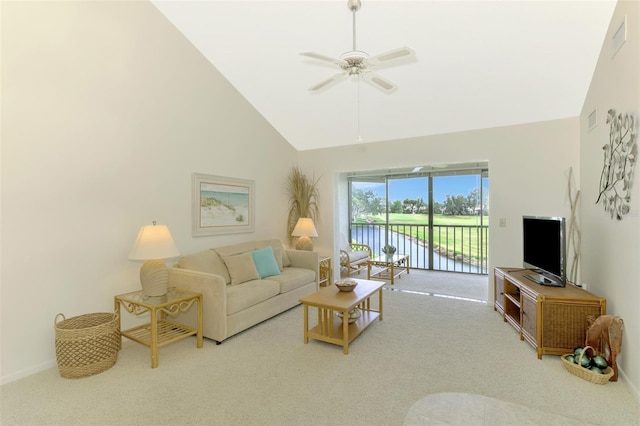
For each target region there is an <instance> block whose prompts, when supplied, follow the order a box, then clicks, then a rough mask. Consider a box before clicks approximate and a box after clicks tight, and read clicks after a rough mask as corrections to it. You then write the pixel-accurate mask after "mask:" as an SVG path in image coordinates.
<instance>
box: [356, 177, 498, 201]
mask: <svg viewBox="0 0 640 426" xmlns="http://www.w3.org/2000/svg"><path fill="white" fill-rule="evenodd" d="M479 180H480V178H479V177H478V175H464V176H438V177H434V178H433V199H434V201H436V202H439V203H443V202H444V201H445V200H446V199H447V195H451V196H454V197H455V196H457V195H464V196H466V195H468V194H469V193H470V192H471V191H473V190H474V189H475V188H477V187H478V186H479V185H480V181H479ZM427 185H428V178H426V177H423V178H410V179H391V180H389V200H391V201H395V200H400V201H402V200H405V199H407V198H409V199H416V198H422V199H423V200H424V201H425V202H426V201H428V198H429V195H428V187H427ZM357 187H358V188H362V189H363V190H365V191H367V190H369V189H371V190H373V192H374V193H375V194H376V195H377V196H379V197H381V198H384V196H385V195H384V192H385V188H384V183H374V182H359V183H358V186H357ZM488 190H489V179H485V188H484V191H485V192H486V191H488Z"/></svg>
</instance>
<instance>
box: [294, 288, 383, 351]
mask: <svg viewBox="0 0 640 426" xmlns="http://www.w3.org/2000/svg"><path fill="white" fill-rule="evenodd" d="M353 281H356V282H357V283H358V286H357V287H356V288H355V290H353V291H351V292H342V291H340V290H338V288H337V287H336V286H335V285H330V286H329V287H325V288H323V289H322V290H320V291H318V292H316V293H313V294H310V295H308V296H305V297H303V298H302V299H300V302H301V303H302V305H303V306H304V343H305V344H307V343H309V339H310V338H311V339H315V340H320V341H323V342H327V343H332V344H334V345H339V346H342V349H343V352H344V353H345V355H346V354H348V353H349V343H351V342H352V341H353V339H355V338H356V337H358V336H359V335H360V333H362V332H363V331H364V330H365V329H366V328H367V327H368V326H369V325H371V323H372V322H374V321H375V320H376V319H378V320H379V321H382V287H383V286H384V283H382V282H379V281H369V280H359V279H354V280H353ZM376 292H377V293H378V309H377V310H374V309H373V307H372V306H371V296H373V295H375V293H376ZM309 306H313V307H315V308H317V310H318V325H316V326H315V327H313V328H312V329H309ZM354 308H357V309H359V310H360V318H358V319H357V320H356V321H355V322H353V323H351V324H350V323H349V322H348V321H346V320H345V321H343V320H342V319H340V318H338V316H337V315H336V313H338V312H340V313H341V314H342V318H348V317H349V312H350V311H352V310H353V309H354Z"/></svg>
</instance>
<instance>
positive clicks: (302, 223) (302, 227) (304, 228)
mask: <svg viewBox="0 0 640 426" xmlns="http://www.w3.org/2000/svg"><path fill="white" fill-rule="evenodd" d="M291 236H293V237H298V239H297V240H296V250H309V251H311V250H313V243H312V242H311V238H309V237H317V236H318V231H316V227H315V226H314V225H313V220H311V218H308V217H301V218H300V219H298V222H297V223H296V227H295V228H293V232H292V233H291Z"/></svg>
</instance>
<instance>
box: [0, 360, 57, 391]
mask: <svg viewBox="0 0 640 426" xmlns="http://www.w3.org/2000/svg"><path fill="white" fill-rule="evenodd" d="M57 366H58V363H57V361H56V360H51V361H47V362H43V363H42V364H39V365H36V366H35V367H31V368H27V369H24V370H21V371H18V372H16V373H13V374H9V375H8V376H2V377H0V385H6V384H7V383H11V382H15V381H16V380H20V379H24V378H25V377H28V376H31V375H32V374H36V373H39V372H41V371H44V370H48V369H50V368H53V367H57Z"/></svg>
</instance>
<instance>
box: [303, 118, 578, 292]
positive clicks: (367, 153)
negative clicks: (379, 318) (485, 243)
mask: <svg viewBox="0 0 640 426" xmlns="http://www.w3.org/2000/svg"><path fill="white" fill-rule="evenodd" d="M578 135H579V132H578V118H569V119H563V120H554V121H546V122H541V123H532V124H523V125H518V126H509V127H500V128H493V129H484V130H477V131H469V132H461V133H454V134H447V135H437V136H430V137H422V138H413V139H405V140H396V141H388V142H378V143H369V144H360V145H352V146H347V147H338V148H330V149H322V150H313V151H303V152H301V153H300V160H299V161H300V164H301V166H303V168H305V169H307V170H310V171H313V173H315V175H316V176H319V177H320V178H321V179H320V193H321V194H334V193H335V191H339V193H341V194H343V196H344V197H345V199H344V200H343V199H342V198H340V199H336V197H334V199H326V198H325V199H323V200H322V203H323V204H322V205H321V207H322V209H321V210H322V217H321V223H320V224H319V225H318V226H317V228H318V233H319V234H320V237H319V238H318V239H317V240H316V242H315V247H317V248H318V250H321V251H323V252H332V251H333V250H334V248H333V245H334V240H333V235H338V233H339V232H341V231H343V232H344V231H345V230H346V222H338V220H339V219H336V218H347V212H346V208H347V204H346V184H345V178H344V173H345V172H349V171H361V170H380V169H394V168H400V167H405V168H406V167H414V166H424V165H430V164H442V163H468V162H475V161H488V162H489V181H490V190H489V205H490V206H491V207H490V208H491V215H490V218H489V267H490V270H492V269H493V267H494V266H520V265H522V216H523V215H540V216H565V217H569V215H570V205H569V198H568V196H567V180H568V176H569V170H570V168H573V170H574V175H575V176H576V179H577V178H578V177H579V173H578V142H579V141H578ZM328 203H331V204H329V205H328ZM499 218H506V219H507V226H506V227H505V228H500V227H498V219H499ZM334 232H335V233H334ZM334 254H335V256H336V257H335V259H337V253H336V252H335V251H334ZM334 269H337V268H334ZM489 278H490V279H489V282H490V289H489V296H490V300H492V299H493V277H492V276H491V274H490V277H489Z"/></svg>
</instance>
